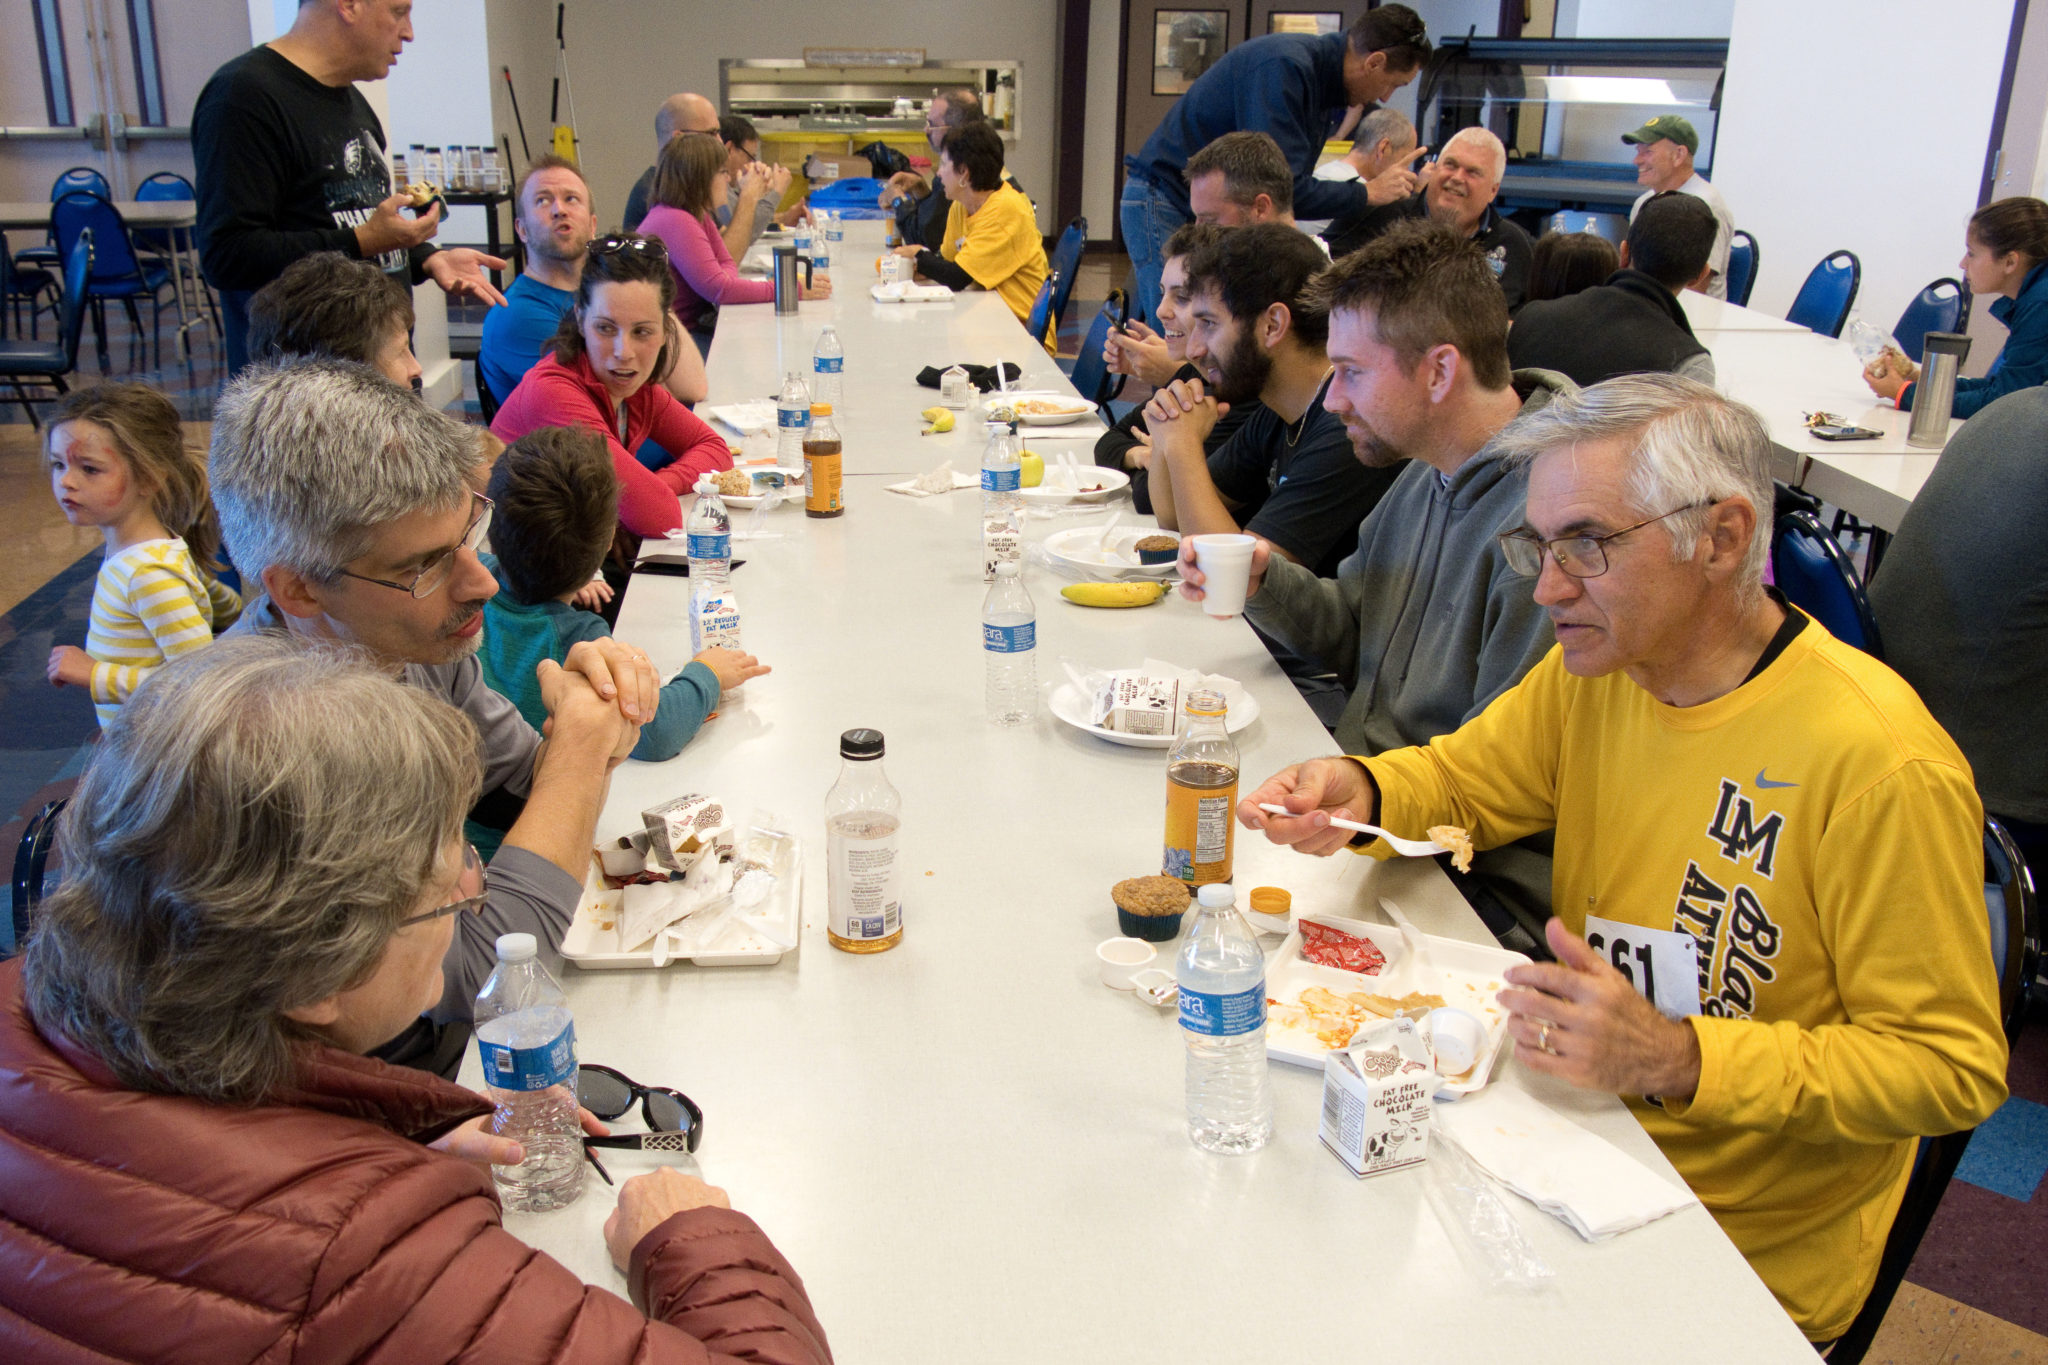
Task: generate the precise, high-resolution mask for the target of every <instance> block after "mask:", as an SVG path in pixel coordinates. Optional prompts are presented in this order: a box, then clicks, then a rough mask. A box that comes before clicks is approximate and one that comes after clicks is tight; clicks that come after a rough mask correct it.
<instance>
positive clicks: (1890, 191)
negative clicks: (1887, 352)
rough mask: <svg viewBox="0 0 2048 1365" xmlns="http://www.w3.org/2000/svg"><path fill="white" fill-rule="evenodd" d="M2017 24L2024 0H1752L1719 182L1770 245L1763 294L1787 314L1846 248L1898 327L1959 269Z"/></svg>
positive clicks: (1868, 308)
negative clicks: (1792, 0)
mask: <svg viewBox="0 0 2048 1365" xmlns="http://www.w3.org/2000/svg"><path fill="white" fill-rule="evenodd" d="M1582 2H1583V0H1582ZM2011 23H2012V0H1950V3H1947V4H1944V5H1943V6H1942V9H1941V17H1940V20H1939V22H1929V20H1928V11H1927V8H1926V6H1925V5H1924V4H1923V3H1920V2H1919V0H1801V3H1799V4H1786V3H1784V2H1783V0H1736V6H1735V22H1734V26H1733V30H1732V32H1731V34H1730V40H1729V52H1728V79H1727V85H1726V98H1725V102H1724V105H1723V112H1722V115H1721V149H1720V153H1719V155H1718V156H1717V158H1716V160H1715V173H1714V183H1715V185H1716V187H1717V188H1719V189H1720V191H1721V193H1722V196H1723V197H1724V198H1726V199H1727V201H1728V207H1729V209H1730V211H1731V212H1732V213H1733V214H1734V216H1735V224H1736V226H1737V227H1739V228H1743V229H1745V230H1747V231H1748V232H1750V233H1752V234H1754V235H1755V237H1756V239H1757V244H1758V247H1759V249H1760V250H1761V252H1762V255H1763V267H1762V270H1761V272H1760V274H1759V276H1758V279H1757V285H1756V292H1755V294H1754V295H1753V296H1752V297H1751V300H1750V304H1751V306H1752V307H1755V308H1759V309H1762V310H1763V311H1765V312H1771V313H1783V312H1784V311H1785V309H1786V307H1787V306H1789V305H1790V304H1791V302H1792V296H1793V295H1794V294H1795V293H1796V292H1797V291H1798V288H1799V285H1800V283H1801V282H1802V281H1803V280H1804V279H1805V278H1806V273H1807V271H1809V270H1811V269H1812V268H1813V266H1814V264H1815V263H1816V262H1818V261H1819V260H1820V259H1821V258H1822V257H1823V256H1825V255H1827V254H1828V253H1829V252H1830V251H1833V250H1836V249H1838V248H1842V247H1847V248H1848V249H1849V250H1851V251H1854V252H1855V253H1856V254H1857V255H1858V256H1859V257H1860V258H1861V259H1862V262H1863V288H1862V292H1861V293H1860V294H1859V295H1858V298H1857V304H1856V308H1857V311H1858V312H1860V313H1862V314H1863V315H1864V316H1865V317H1866V318H1868V319H1870V320H1871V321H1872V322H1873V323H1875V324H1877V325H1880V326H1883V327H1886V328H1889V327H1890V326H1891V324H1892V323H1893V322H1894V321H1895V320H1897V318H1898V315H1899V313H1900V311H1901V310H1902V309H1904V308H1905V306H1906V304H1907V302H1908V301H1910V300H1911V298H1912V297H1913V295H1914V294H1916V293H1917V292H1918V291H1919V290H1920V288H1921V286H1923V285H1925V284H1926V283H1927V282H1928V281H1929V280H1931V279H1934V278H1936V277H1937V276H1941V275H1947V274H1953V273H1954V267H1955V262H1956V258H1957V257H1958V256H1960V255H1961V254H1962V239H1963V224H1964V223H1965V222H1966V221H1967V220H1968V218H1969V215H1970V212H1971V210H1972V209H1973V208H1974V207H1975V206H1976V203H1977V189H1978V184H1979V181H1980V179H1981V177H1982V175H1983V170H1984V153H1985V148H1986V146H1987V144H1988V142H1989V140H1990V136H1991V116H1992V111H1993V106H1994V104H1995V103H1996V100H1997V97H1998V83H1999V74H2000V69H2001V66H2002V64H2003V62H2004V58H2005V44H2006V37H2007V34H2008V32H2009V30H2010V27H2011ZM1906 35H1911V37H1910V41H1908V40H1907V37H1906ZM1817 54H1825V60H1816V56H1817ZM1845 130H1847V131H1845Z"/></svg>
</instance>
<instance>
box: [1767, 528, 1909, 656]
mask: <svg viewBox="0 0 2048 1365" xmlns="http://www.w3.org/2000/svg"><path fill="white" fill-rule="evenodd" d="M1771 570H1772V574H1773V576H1774V577H1775V578H1776V579H1777V584H1778V591H1779V592H1782V593H1784V594H1785V600H1786V601H1788V602H1790V603H1791V604H1792V605H1793V606H1795V607H1798V608H1799V609H1800V610H1801V611H1803V612H1805V613H1806V614H1807V615H1808V616H1811V617H1812V618H1813V619H1814V620H1816V621H1818V622H1820V624H1821V625H1822V626H1824V627H1826V628H1827V632H1828V634H1830V635H1832V636H1834V637H1835V638H1836V639H1837V640H1840V641H1842V643H1844V644H1850V645H1854V646H1856V648H1858V649H1860V650H1862V651H1863V652H1864V653H1866V654H1868V655H1870V656H1871V657H1873V658H1880V659H1881V658H1883V657H1884V650H1883V648H1882V646H1881V645H1880V643H1879V639H1878V633H1877V616H1876V614H1875V613H1873V612H1872V611H1871V610H1870V598H1869V596H1868V595H1866V594H1865V593H1864V591H1863V579H1862V576H1861V575H1859V574H1858V573H1857V572H1856V566H1855V565H1854V564H1853V563H1851V562H1850V560H1849V556H1848V555H1847V554H1845V553H1843V550H1842V547H1841V546H1840V545H1837V544H1836V543H1835V538H1834V537H1833V536H1831V535H1829V534H1828V533H1827V531H1826V529H1825V528H1823V527H1822V526H1821V524H1820V520H1819V519H1818V518H1817V517H1815V516H1814V515H1813V514H1812V513H1811V512H1788V513H1786V514H1785V515H1784V516H1782V517H1779V518H1778V525H1777V532H1776V534H1775V535H1773V536H1772V538H1771Z"/></svg>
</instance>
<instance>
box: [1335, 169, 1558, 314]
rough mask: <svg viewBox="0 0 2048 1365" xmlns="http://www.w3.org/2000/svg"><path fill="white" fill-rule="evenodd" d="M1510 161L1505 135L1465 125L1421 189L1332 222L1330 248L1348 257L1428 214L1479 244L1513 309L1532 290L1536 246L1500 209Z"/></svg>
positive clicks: (1426, 173) (1426, 175) (1427, 172)
mask: <svg viewBox="0 0 2048 1365" xmlns="http://www.w3.org/2000/svg"><path fill="white" fill-rule="evenodd" d="M1507 165H1508V151H1507V148H1506V147H1503V146H1502V145H1501V141H1500V139H1499V138H1497V137H1495V136H1494V135H1493V134H1492V133H1490V132H1488V131H1487V130H1486V129H1484V128H1461V129H1459V130H1458V132H1457V133H1456V134H1455V135H1453V136H1452V138H1451V140H1450V141H1449V142H1446V143H1445V144H1444V149H1443V151H1442V152H1441V153H1439V154H1438V156H1437V159H1436V160H1435V161H1433V162H1431V163H1430V164H1429V165H1428V166H1427V167H1426V168H1425V169H1424V170H1423V173H1422V189H1421V190H1420V191H1419V192H1418V193H1416V194H1413V195H1410V196H1409V197H1408V198H1406V199H1403V200H1400V201H1399V202H1397V203H1392V204H1388V205H1387V206H1386V207H1384V208H1377V209H1372V210H1369V211H1367V212H1366V213H1364V214H1361V215H1357V216H1354V217H1351V218H1339V219H1338V220H1337V221H1336V222H1334V223H1332V224H1331V225H1330V233H1329V241H1330V252H1331V254H1332V255H1335V256H1343V255H1347V254H1349V253H1350V252H1353V251H1356V250H1357V249H1358V248H1359V247H1361V246H1363V245H1365V244H1366V243H1367V242H1369V241H1371V240H1372V239H1373V238H1374V237H1377V236H1378V235H1379V234H1380V233H1382V232H1385V231H1386V230H1387V229H1388V228H1390V227H1392V226H1393V225H1394V224H1395V223H1398V222H1401V221H1402V220H1404V219H1408V218H1421V217H1425V216H1427V217H1429V218H1431V219H1433V220H1435V221H1436V222H1439V223H1442V224H1443V225H1444V226H1445V227H1448V228H1452V229H1454V230H1456V231H1457V232H1458V233H1459V234H1460V235H1462V236H1466V237H1470V238H1471V239H1472V240H1473V241H1475V242H1477V243H1479V249H1480V250H1481V251H1483V252H1485V253H1486V261H1487V264H1488V265H1490V266H1492V267H1493V273H1494V276H1495V278H1497V279H1499V281H1500V290H1501V293H1502V294H1503V295H1504V296H1505V297H1506V298H1507V301H1508V311H1509V312H1510V313H1512V312H1514V311H1515V310H1516V309H1517V308H1519V307H1521V306H1522V299H1523V297H1524V296H1525V295H1526V294H1527V293H1528V292H1529V267H1530V264H1531V262H1532V261H1533V259H1534V256H1535V247H1534V246H1533V245H1532V244H1531V243H1530V241H1529V234H1528V233H1526V232H1524V231H1522V229H1521V228H1520V227H1518V226H1517V225H1516V224H1515V223H1514V222H1512V221H1511V220H1509V219H1507V218H1504V217H1502V216H1501V215H1500V214H1499V213H1497V212H1495V211H1494V208H1493V200H1494V196H1496V195H1498V194H1499V193H1500V181H1501V177H1502V176H1503V175H1505V174H1506V173H1507Z"/></svg>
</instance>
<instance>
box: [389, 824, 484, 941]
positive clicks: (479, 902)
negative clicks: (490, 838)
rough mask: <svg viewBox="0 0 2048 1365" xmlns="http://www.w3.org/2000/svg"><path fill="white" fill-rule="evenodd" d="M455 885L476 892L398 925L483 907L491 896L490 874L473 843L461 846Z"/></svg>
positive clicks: (402, 921)
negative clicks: (459, 868) (473, 889)
mask: <svg viewBox="0 0 2048 1365" xmlns="http://www.w3.org/2000/svg"><path fill="white" fill-rule="evenodd" d="M457 885H458V886H474V887H475V888H476V889H477V891H476V894H475V895H474V896H464V897H463V898H462V899H461V900H457V901H449V902H448V903H447V904H446V905H444V906H442V907H441V908H440V909H439V910H429V911H427V913H426V914H424V915H414V916H412V917H411V918H410V919H402V920H400V921H399V922H398V927H399V928H401V929H404V928H408V927H410V926H411V925H415V924H425V923H426V922H427V921H428V920H435V919H440V918H441V917H442V916H444V915H459V914H461V913H462V912H463V911H465V910H481V909H483V908H484V902H485V901H487V900H489V899H490V898H491V874H490V873H489V871H487V870H486V869H485V867H484V860H483V859H482V858H480V857H478V856H477V851H476V845H475V844H464V845H463V846H462V879H461V881H459V882H458V883H457Z"/></svg>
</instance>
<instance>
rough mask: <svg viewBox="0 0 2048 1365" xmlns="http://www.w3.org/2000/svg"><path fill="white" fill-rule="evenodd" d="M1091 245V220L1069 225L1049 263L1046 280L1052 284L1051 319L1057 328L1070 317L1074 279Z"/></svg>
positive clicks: (1081, 220)
mask: <svg viewBox="0 0 2048 1365" xmlns="http://www.w3.org/2000/svg"><path fill="white" fill-rule="evenodd" d="M1086 245H1088V220H1087V219H1086V218H1076V219H1075V220H1074V221H1073V222H1071V223H1069V224H1067V230H1066V231H1065V232H1062V233H1061V234H1060V239H1059V241H1058V242H1057V243H1055V244H1054V246H1053V249H1052V258H1051V259H1050V260H1049V261H1048V262H1047V263H1046V265H1047V272H1046V278H1047V279H1049V280H1051V281H1052V313H1051V316H1050V318H1049V319H1048V320H1049V321H1050V322H1051V323H1052V325H1053V326H1055V327H1057V326H1059V325H1060V323H1062V322H1064V321H1065V320H1066V317H1067V303H1068V301H1069V300H1071V299H1072V298H1073V297H1074V276H1075V274H1076V273H1077V272H1078V271H1079V270H1080V268H1081V248H1083V247H1085V246H1086Z"/></svg>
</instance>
